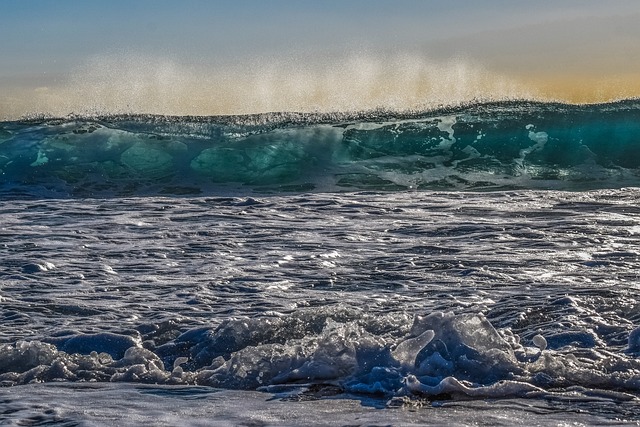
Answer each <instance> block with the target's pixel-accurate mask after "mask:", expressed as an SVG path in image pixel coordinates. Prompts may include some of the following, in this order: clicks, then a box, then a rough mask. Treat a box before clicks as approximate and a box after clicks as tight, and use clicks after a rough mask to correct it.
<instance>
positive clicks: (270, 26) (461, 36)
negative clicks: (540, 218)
mask: <svg viewBox="0 0 640 427" xmlns="http://www.w3.org/2000/svg"><path fill="white" fill-rule="evenodd" d="M638 22H640V2H639V1H638V0H607V1H601V0H598V1H595V0H535V1H532V0H526V1H525V0H448V1H435V0H422V1H421V0H269V1H264V0H233V1H231V0H228V1H227V0H209V1H207V0H181V1H168V0H126V1H125V0H109V1H103V0H101V1H97V0H83V1H80V0H0V40H2V43H0V58H2V61H0V118H14V117H19V116H21V115H25V114H30V113H51V114H54V115H64V114H69V113H72V112H75V113H78V112H82V110H86V111H89V110H103V111H107V112H108V111H125V110H131V111H134V112H145V113H158V114H202V115H209V114H242V113H251V112H264V111H273V110H298V111H302V110H314V111H315V110H335V109H366V108H378V107H388V108H397V109H403V108H420V107H421V106H423V105H424V106H427V105H429V104H434V103H439V104H442V103H456V102H461V101H465V100H468V99H478V98H480V99H483V98H488V97H495V98H522V97H527V98H539V99H556V100H562V101H567V102H602V101H608V100H612V99H619V98H625V97H636V96H640V25H638V24H637V23H638Z"/></svg>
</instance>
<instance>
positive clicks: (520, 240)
mask: <svg viewBox="0 0 640 427" xmlns="http://www.w3.org/2000/svg"><path fill="white" fill-rule="evenodd" d="M639 198H640V191H638V190H637V189H621V190H598V191H588V192H573V193H567V192H555V191H531V190H528V191H519V192H489V193H467V192H453V193H452V192H440V193H438V192H399V193H344V194H335V193H334V194H332V193H329V194H325V193H319V194H304V195H290V196H286V195H281V196H263V197H254V198H247V197H241V198H218V197H200V198H163V197H149V198H119V199H85V200H77V199H63V200H37V201H34V200H27V201H19V200H12V201H4V202H2V203H1V204H0V220H1V229H0V232H1V234H0V238H1V246H0V255H1V259H2V270H0V283H1V286H0V297H1V298H2V313H1V316H2V325H3V326H2V336H1V340H2V342H3V344H2V346H1V347H0V371H1V372H2V374H1V375H0V381H2V384H3V385H5V386H11V385H21V384H27V383H40V382H45V383H48V382H55V381H60V380H65V381H74V382H75V381H85V382H86V381H97V382H100V383H104V382H126V383H145V384H160V385H182V386H189V387H195V388H193V389H191V390H192V392H194V393H195V392H196V391H198V390H200V389H199V388H197V387H196V386H200V387H202V386H207V387H214V388H223V389H233V390H239V389H242V390H261V391H263V392H264V394H265V395H266V396H271V395H272V394H271V393H276V397H277V396H281V397H282V396H283V395H286V401H287V402H290V403H289V405H290V406H291V407H292V408H293V409H292V411H294V412H295V411H297V409H295V408H296V405H297V403H295V400H296V399H297V400H304V401H306V400H308V399H307V398H305V396H311V397H308V398H309V399H312V400H313V399H318V398H319V397H318V396H321V397H322V396H324V398H325V399H336V398H338V400H340V399H341V396H342V399H347V398H349V399H353V398H354V396H356V397H358V398H363V399H374V401H375V402H376V405H377V406H378V407H382V408H384V407H387V409H378V411H382V412H380V417H381V419H387V417H389V416H390V415H389V413H388V412H385V411H395V410H397V409H392V408H393V407H396V406H398V405H400V406H403V405H405V406H406V405H415V402H416V399H418V401H422V399H426V400H427V401H431V400H433V399H435V400H437V401H445V402H456V401H458V400H459V399H472V400H473V399H484V398H493V399H495V398H499V399H507V400H505V402H507V401H510V400H509V399H516V398H525V399H526V400H525V402H529V403H527V405H534V406H535V405H541V407H545V408H546V409H544V411H543V413H544V412H545V411H548V413H554V414H555V415H554V416H552V417H551V418H548V417H546V416H544V417H542V418H541V420H556V421H557V420H558V418H557V417H558V414H562V413H564V412H563V411H567V410H569V409H567V405H569V406H570V413H573V412H574V411H578V412H580V411H582V412H586V414H592V415H593V414H596V415H597V417H603V418H602V420H607V419H609V420H614V419H630V420H631V421H633V420H636V421H637V420H638V418H637V415H635V414H636V413H637V410H638V409H639V408H640V407H638V406H637V403H636V402H637V397H636V396H637V393H638V392H639V391H640V375H639V374H638V372H639V370H640V360H638V357H637V356H638V355H639V353H640V333H639V332H638V331H639V330H637V329H636V328H637V326H638V324H639V323H640V307H639V306H638V297H637V294H638V292H637V290H638V270H637V268H636V267H637V263H638V257H639V256H640V255H639V248H640V246H639V243H640V234H639V233H640V210H639V209H638V208H637V206H638V200H639ZM301 384H302V385H303V386H300V385H301ZM293 385H298V386H299V387H298V388H296V387H292V386H293ZM311 385H313V386H311ZM285 386H286V387H285ZM20 387H24V386H19V387H18V388H15V387H14V388H6V389H3V390H0V393H2V394H3V395H4V397H5V401H4V403H3V405H4V407H5V408H14V409H16V408H19V404H18V403H17V402H18V401H14V400H11V399H9V398H8V396H11V393H19V392H15V391H12V390H25V389H21V388H20ZM40 390H45V392H43V393H45V394H46V393H48V391H46V390H49V389H47V388H41V389H40ZM65 390H68V389H65ZM116 390H117V389H116ZM123 390H125V389H123ZM159 390H162V389H159ZM169 390H171V389H169ZM180 390H184V389H180ZM187 390H189V389H187ZM107 391H108V393H114V391H113V389H104V390H103V392H104V393H107ZM31 392H33V389H31ZM130 392H131V391H127V392H125V391H123V393H124V394H126V393H130ZM108 393H107V394H108ZM115 393H117V392H115ZM187 393H188V392H187ZM278 393H280V394H278ZM124 394H123V395H124ZM292 395H293V396H297V397H296V398H295V399H294V398H292V397H291V396H292ZM251 396H254V395H251ZM265 398H266V397H265ZM398 399H401V400H400V401H399V400H398ZM402 399H404V400H402ZM406 399H408V400H406ZM231 401H233V399H231V400H229V402H231ZM342 402H343V403H336V405H337V406H336V408H338V407H340V408H342V406H340V405H344V404H345V402H347V401H345V400H342ZM399 402H400V403H399ZM410 402H414V403H410ZM536 402H537V403H536ZM568 402H569V403H568ZM236 404H237V401H236ZM16 405H18V406H16ZM23 405H27V407H28V408H29V404H28V403H24V402H23ZM318 405H320V404H318ZM322 405H326V403H323V404H322ZM461 405H462V407H465V405H466V404H465V403H462V404H461ZM470 405H473V403H470ZM496 405H497V406H496V407H495V409H496V410H498V409H499V408H501V410H502V409H504V410H505V411H506V409H505V408H504V407H503V406H500V404H499V403H498V404H496ZM549 405H551V409H549V407H548V406H549ZM554 405H556V406H557V407H558V408H559V409H557V410H558V411H560V412H557V413H556V412H554V409H553V408H554ZM258 406H259V405H258ZM370 406H371V405H370ZM364 407H367V406H366V405H365V406H364ZM364 407H363V408H364ZM323 408H324V406H323ZM507 408H508V406H507ZM241 409H242V408H241V407H238V406H236V407H235V411H236V412H234V411H233V410H232V411H231V412H234V413H237V412H238V411H240V410H241ZM520 409H521V408H520ZM33 410H34V409H33V407H31V409H29V410H27V409H24V408H23V410H20V411H17V412H16V415H15V416H16V417H19V416H22V415H24V414H31V415H29V416H33ZM65 410H66V411H70V409H69V408H67V409H64V410H62V413H61V412H60V411H54V413H52V414H53V415H51V414H50V415H51V417H52V418H51V419H54V418H55V417H58V418H59V419H60V420H62V419H66V418H65V417H64V416H63V415H64V413H65V412H64V411H65ZM310 410H311V411H312V410H313V409H310ZM323 410H324V409H323ZM336 410H337V411H338V409H336ZM363 410H364V409H363ZM509 410H513V408H511V409H509ZM529 410H532V411H533V409H531V408H529ZM25 411H26V412H25ZM340 411H342V409H340ZM420 411H421V410H420V409H418V412H419V413H420ZM429 411H431V410H429ZM36 412H37V411H36ZM71 412H73V411H71ZM338 412H339V411H338ZM348 412H349V414H351V413H352V411H351V410H349V411H348ZM489 412H490V411H489ZM507 412H508V411H507ZM534 412H535V411H534ZM10 413H11V412H10V411H9V412H6V414H10ZM429 413H431V412H425V413H422V414H423V415H426V414H429ZM498 413H501V412H498ZM443 414H444V413H440V415H441V416H442V415H443ZM495 414H496V413H493V415H495ZM54 415H55V416H54ZM414 415H415V414H414ZM493 415H492V416H493ZM6 416H10V415H6ZM25 416H26V415H25ZM43 416H44V417H45V418H47V415H46V414H44V415H43ZM412 416H413V415H412ZM451 416H452V417H453V418H452V419H455V416H454V415H451ZM73 417H79V418H78V419H80V420H82V415H78V414H75V415H74V416H73ZM73 417H71V418H72V419H74V418H73ZM341 417H342V418H338V421H339V420H343V421H344V422H346V421H347V420H349V419H350V418H349V417H348V416H346V415H344V413H342V416H341ZM416 417H417V418H412V419H411V420H409V419H407V420H405V421H406V422H424V419H422V418H421V417H420V415H419V414H418V415H416ZM480 418H482V416H480ZM560 418H562V416H561V417H560ZM568 418H570V417H569V416H568ZM275 419H276V420H277V418H275ZM598 419H600V418H598ZM283 420H284V419H280V421H283ZM412 420H413V421H412ZM420 420H422V421H420ZM466 420H467V421H468V422H471V421H472V420H473V418H469V419H466ZM602 420H601V421H602ZM67 421H68V420H67ZM592 421H593V420H592ZM129 422H135V420H131V419H130V420H129ZM283 422H284V421H283ZM288 422H289V423H293V424H295V422H293V421H292V420H290V419H289V421H288ZM443 422H445V421H443ZM277 423H278V422H276V424H277Z"/></svg>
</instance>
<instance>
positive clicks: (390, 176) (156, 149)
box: [0, 100, 640, 197]
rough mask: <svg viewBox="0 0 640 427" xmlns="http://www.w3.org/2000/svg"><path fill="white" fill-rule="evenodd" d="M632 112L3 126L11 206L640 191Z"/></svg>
mask: <svg viewBox="0 0 640 427" xmlns="http://www.w3.org/2000/svg"><path fill="white" fill-rule="evenodd" d="M639 167H640V102H638V101H637V100H627V101H621V102H617V103H611V104H598V105H582V106H577V105H565V104H557V103H537V102H527V101H518V102H516V101H513V102H495V103H479V104H470V105H466V106H462V107H456V108H444V109H436V110H431V111H426V112H413V113H405V114H401V113H391V112H385V111H374V112H367V113H341V114H329V113H315V114H302V113H300V114H294V113H270V114H257V115H245V116H218V117H171V116H149V115H119V116H83V117H68V118H64V119H48V118H41V119H30V120H22V121H12V122H2V123H0V173H1V175H0V176H1V178H0V191H1V192H2V194H3V195H5V196H7V197H8V196H13V197H110V196H130V195H134V196H135V195H157V194H165V195H180V194H190V195H199V194H202V195H206V194H219V193H228V192H238V191H244V192H253V191H259V192H282V191H296V192H301V191H354V190H356V191H357V190H375V191H398V190H400V191H401V190H410V189H418V190H420V189H429V190H497V189H513V188H536V189H546V188H550V189H569V190H582V189H594V188H619V187H623V186H637V185H640V177H639V170H638V168H639Z"/></svg>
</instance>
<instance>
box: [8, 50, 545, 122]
mask: <svg viewBox="0 0 640 427" xmlns="http://www.w3.org/2000/svg"><path fill="white" fill-rule="evenodd" d="M9 95H10V96H9V97H8V98H7V100H5V102H4V104H5V105H3V103H2V101H0V117H3V116H4V117H5V118H6V119H15V118H18V117H20V116H24V115H26V114H33V113H42V114H47V115H52V116H58V117H59V116H66V115H68V114H72V113H75V114H87V113H100V114H121V113H138V114H140V113H144V114H163V115H223V114H251V113H263V112H271V111H298V112H327V111H361V110H372V109H377V108H384V109H387V110H393V111H406V110H424V109H428V108H434V107H437V106H442V105H445V106H446V105H456V104H460V103H465V102H470V101H475V100H504V99H525V98H526V99H535V98H536V93H535V91H534V90H531V89H530V88H527V87H525V85H523V84H521V83H519V82H517V81H516V80H514V79H511V78H508V77H505V76H503V75H500V74H497V73H494V72H491V71H489V70H487V69H485V68H484V67H483V66H481V65H480V64H478V63H475V62H472V61H469V60H466V59H464V58H452V59H449V60H433V59H430V58H428V57H425V56H424V55H420V54H408V53H406V54H393V55H390V54H384V55H374V54H368V53H356V54H347V55H339V56H330V57H321V56H319V55H318V56H314V55H306V56H301V57H289V58H276V59H271V58H269V59H266V58H262V59H260V58H256V59H254V60H253V61H244V62H238V63H232V64H229V63H227V64H218V65H210V66H203V65H193V64H189V63H188V62H185V61H180V60H176V59H170V58H161V57H152V56H145V55H139V54H132V53H128V54H111V55H100V56H95V57H93V58H91V59H90V60H88V61H87V62H86V63H85V64H84V65H82V66H80V67H78V68H77V69H76V70H75V71H74V72H72V73H70V74H69V75H68V76H65V77H64V78H62V79H61V80H60V81H58V82H51V84H48V85H44V86H39V87H35V88H31V89H29V90H26V89H22V90H18V89H15V90H13V91H11V90H9Z"/></svg>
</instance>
